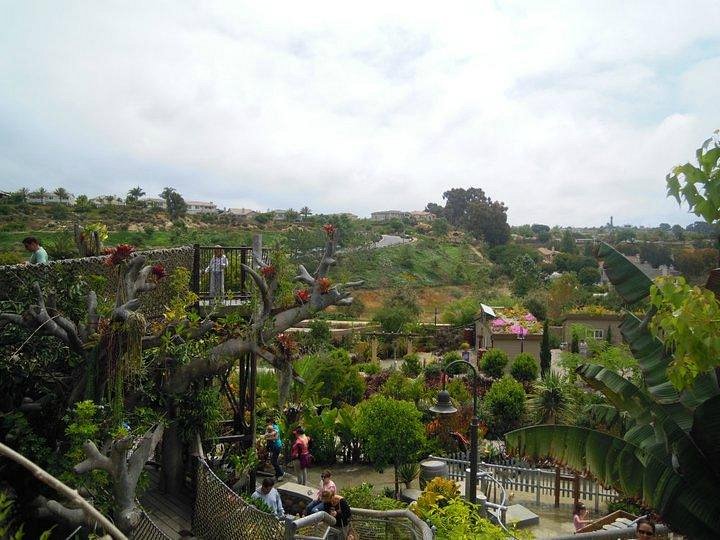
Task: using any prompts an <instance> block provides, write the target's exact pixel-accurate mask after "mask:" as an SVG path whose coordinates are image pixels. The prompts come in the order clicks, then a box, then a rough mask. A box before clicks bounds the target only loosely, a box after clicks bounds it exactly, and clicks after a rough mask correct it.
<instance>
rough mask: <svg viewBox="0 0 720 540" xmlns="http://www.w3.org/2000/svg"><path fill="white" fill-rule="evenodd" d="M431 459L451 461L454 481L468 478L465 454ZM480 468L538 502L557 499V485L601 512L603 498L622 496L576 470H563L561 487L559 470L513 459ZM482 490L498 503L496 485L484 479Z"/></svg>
mask: <svg viewBox="0 0 720 540" xmlns="http://www.w3.org/2000/svg"><path fill="white" fill-rule="evenodd" d="M429 459H435V460H438V461H444V462H445V463H447V466H448V477H449V478H451V479H453V480H465V478H466V475H467V472H466V470H467V469H468V468H469V467H470V461H469V460H468V459H467V456H466V454H465V453H456V454H451V457H437V456H430V458H429ZM478 470H479V471H480V472H482V471H488V472H491V473H492V474H493V476H494V477H495V479H496V480H497V481H498V482H499V483H500V484H502V486H503V487H504V488H505V490H506V491H508V492H515V493H518V492H522V493H531V494H534V495H535V502H536V504H540V502H541V496H542V495H548V496H552V497H553V498H554V500H557V496H556V487H558V488H559V489H558V490H557V491H558V493H559V497H560V498H569V499H574V498H576V497H577V498H578V499H580V500H582V501H584V502H590V501H592V503H593V504H594V507H595V512H599V509H600V501H613V500H616V499H618V498H619V496H618V494H617V492H615V491H614V490H612V489H605V488H603V487H602V486H600V485H599V484H598V483H597V482H594V481H592V480H590V479H588V478H583V477H582V476H579V477H577V476H576V475H575V474H574V473H572V472H569V471H566V470H562V469H561V471H560V482H559V486H557V478H556V474H557V473H556V470H555V469H539V468H534V467H531V466H529V465H528V464H526V463H518V462H514V461H512V460H506V461H504V462H503V463H502V464H498V463H485V462H482V461H481V462H480V463H478ZM480 489H481V490H482V491H483V493H485V496H486V497H487V499H488V501H492V502H497V498H498V493H497V485H496V484H494V483H491V482H485V481H482V479H481V481H480ZM576 491H577V493H576Z"/></svg>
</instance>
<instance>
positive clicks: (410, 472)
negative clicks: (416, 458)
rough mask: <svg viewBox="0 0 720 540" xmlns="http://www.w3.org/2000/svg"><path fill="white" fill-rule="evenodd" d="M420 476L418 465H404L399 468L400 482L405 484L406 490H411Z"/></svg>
mask: <svg viewBox="0 0 720 540" xmlns="http://www.w3.org/2000/svg"><path fill="white" fill-rule="evenodd" d="M419 475H420V465H419V464H418V463H403V464H402V465H400V466H399V467H398V476H399V477H400V481H401V482H402V483H404V484H405V489H410V484H412V481H413V480H415V479H416V478H417V477H418V476H419Z"/></svg>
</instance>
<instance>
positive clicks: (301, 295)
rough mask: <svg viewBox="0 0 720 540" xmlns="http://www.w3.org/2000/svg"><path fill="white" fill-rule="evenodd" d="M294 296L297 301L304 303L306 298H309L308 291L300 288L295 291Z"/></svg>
mask: <svg viewBox="0 0 720 540" xmlns="http://www.w3.org/2000/svg"><path fill="white" fill-rule="evenodd" d="M295 298H296V299H297V300H298V302H300V303H301V304H304V303H306V302H307V301H308V300H310V291H308V290H307V289H300V290H299V291H295Z"/></svg>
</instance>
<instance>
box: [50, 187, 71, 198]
mask: <svg viewBox="0 0 720 540" xmlns="http://www.w3.org/2000/svg"><path fill="white" fill-rule="evenodd" d="M53 193H54V194H55V195H57V198H58V199H60V201H66V200H68V199H69V198H70V193H68V191H67V190H66V189H65V188H61V187H59V188H57V189H56V190H55V191H53Z"/></svg>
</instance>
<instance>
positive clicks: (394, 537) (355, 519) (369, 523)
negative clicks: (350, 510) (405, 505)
mask: <svg viewBox="0 0 720 540" xmlns="http://www.w3.org/2000/svg"><path fill="white" fill-rule="evenodd" d="M350 523H351V524H352V528H353V529H354V530H355V532H356V533H357V535H358V536H359V537H360V538H362V539H363V540H366V539H367V540H374V539H376V538H377V539H382V540H422V538H423V532H422V531H421V530H420V529H419V528H418V527H417V526H416V525H415V524H414V523H413V522H412V521H410V520H409V519H408V518H406V517H383V518H375V517H370V516H363V515H358V514H357V512H356V513H354V514H353V516H352V519H351V520H350Z"/></svg>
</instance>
